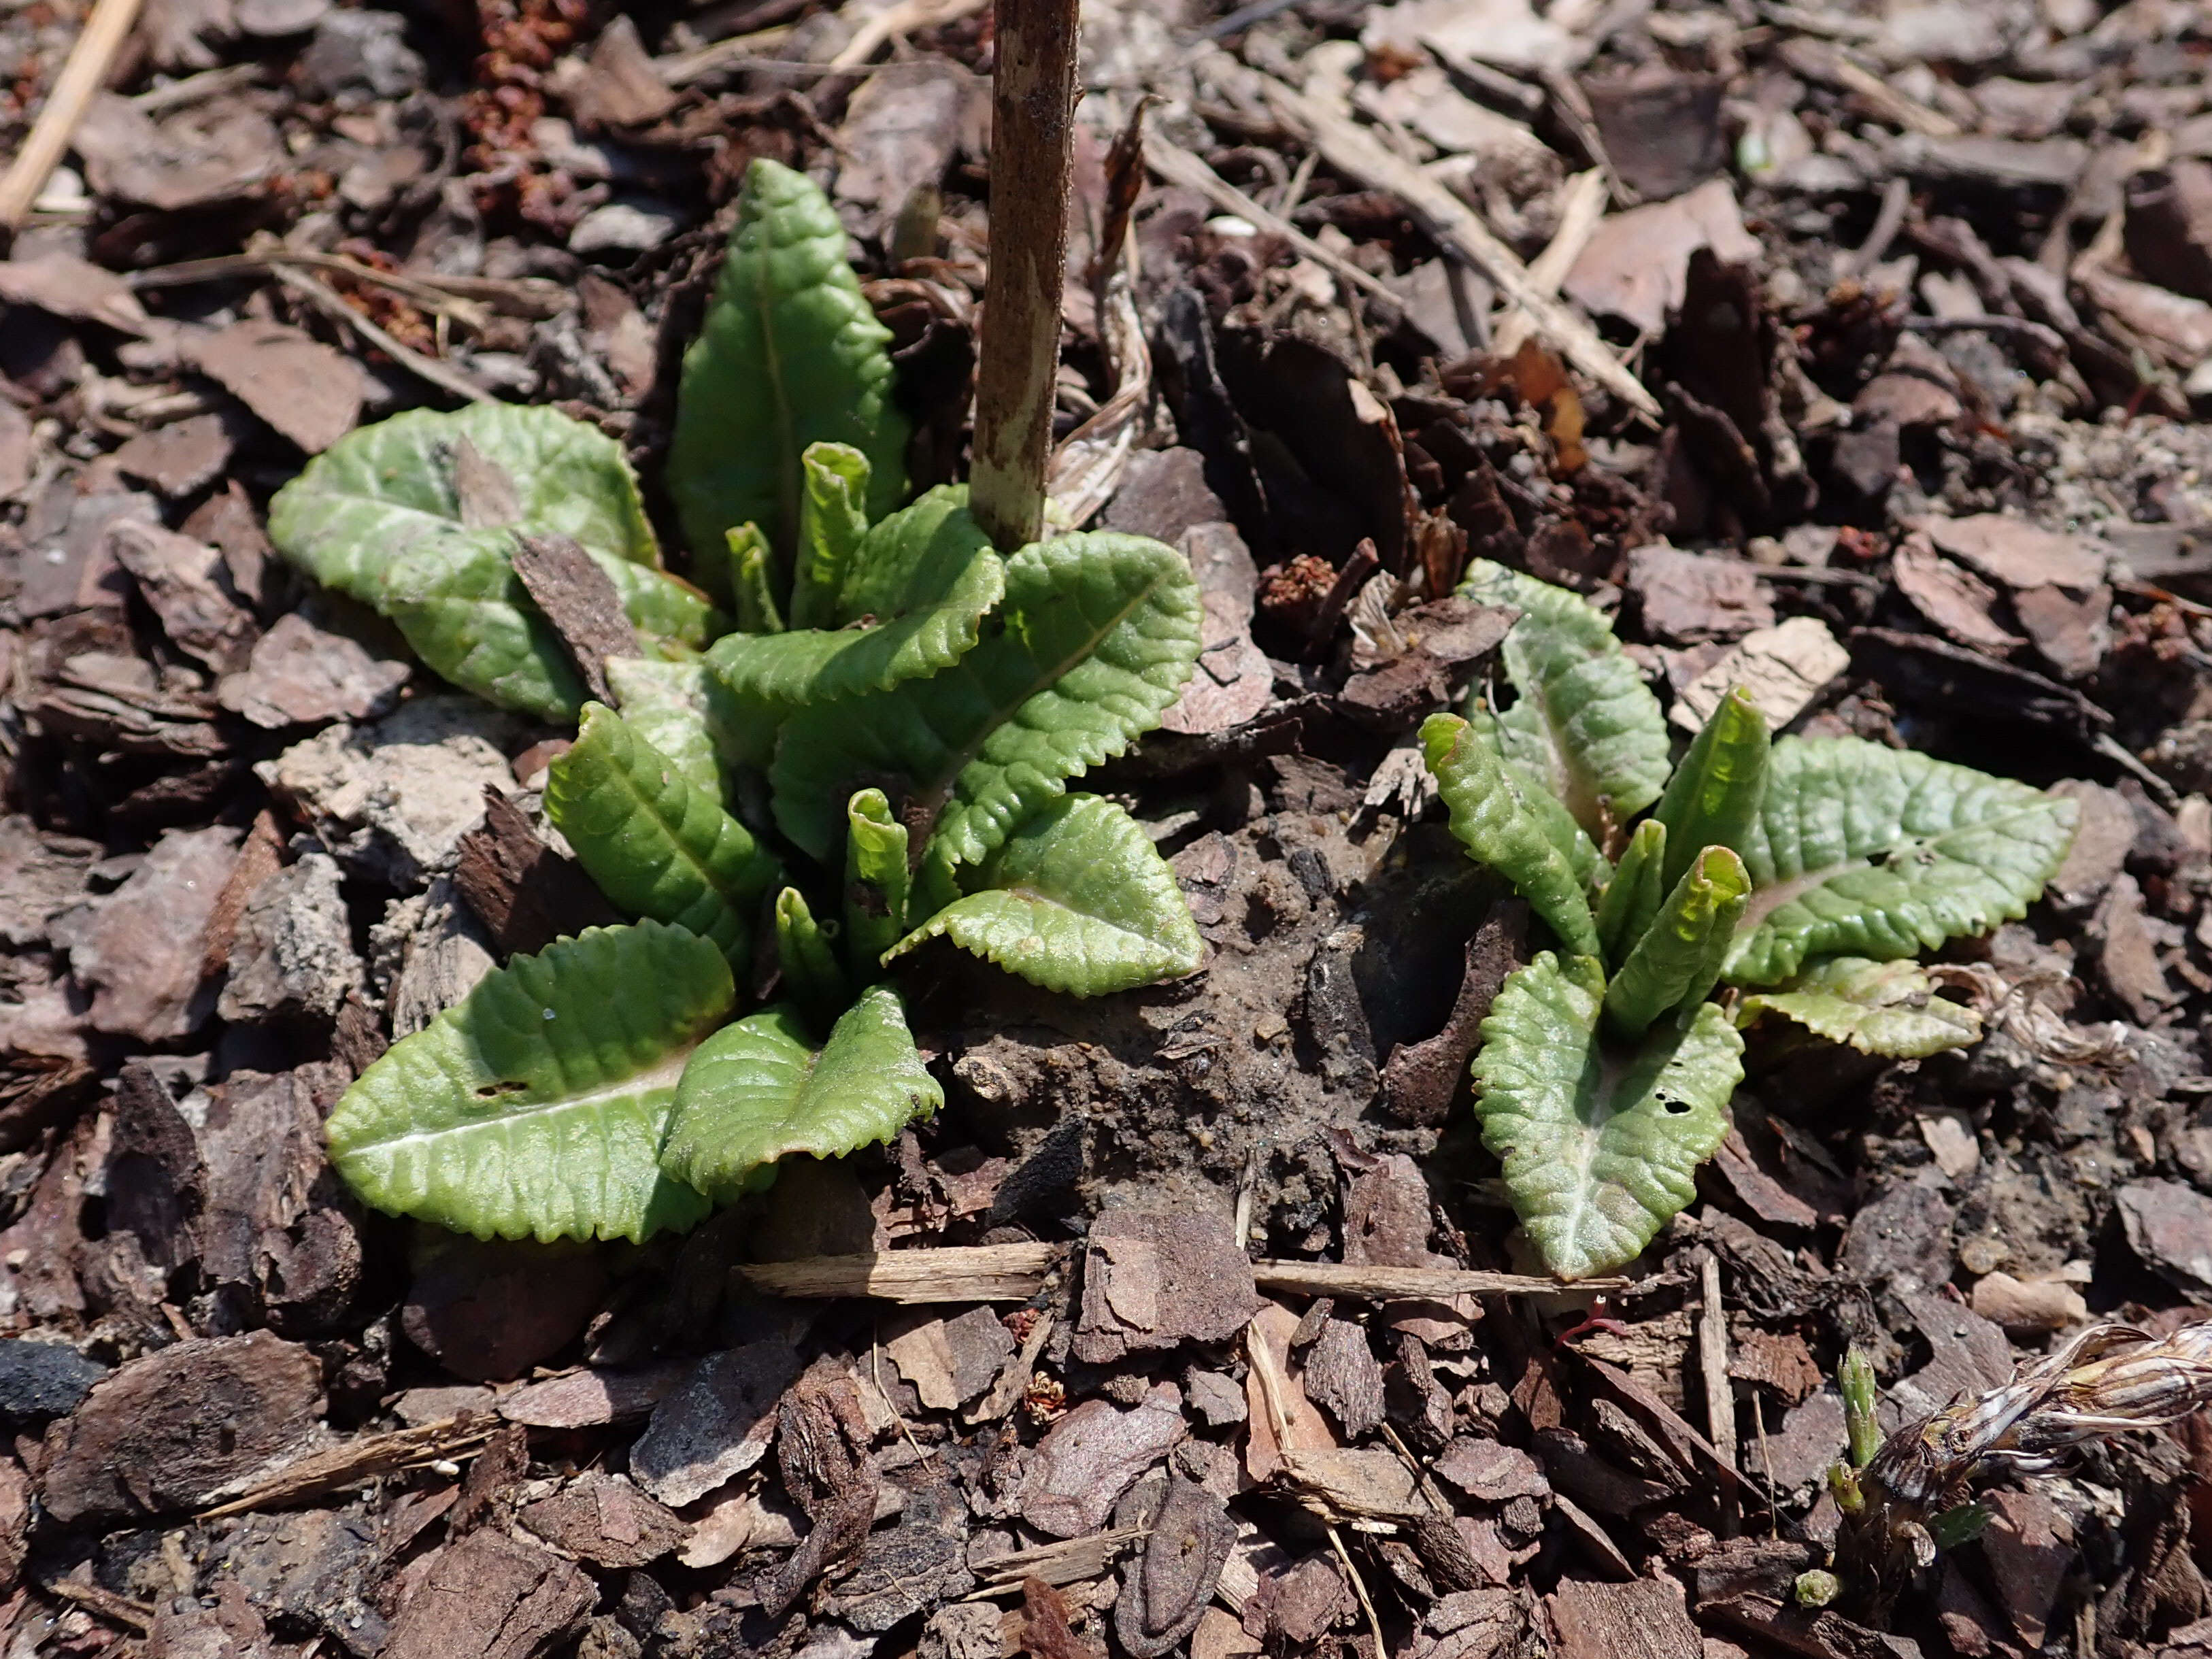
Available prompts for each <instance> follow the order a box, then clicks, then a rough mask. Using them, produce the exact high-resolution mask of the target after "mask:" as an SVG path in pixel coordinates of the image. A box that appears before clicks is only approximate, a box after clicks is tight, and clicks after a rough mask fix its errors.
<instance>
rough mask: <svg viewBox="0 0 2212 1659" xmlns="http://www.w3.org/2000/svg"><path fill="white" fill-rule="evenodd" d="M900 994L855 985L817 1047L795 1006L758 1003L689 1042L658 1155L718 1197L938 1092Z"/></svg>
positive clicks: (902, 1119)
mask: <svg viewBox="0 0 2212 1659" xmlns="http://www.w3.org/2000/svg"><path fill="white" fill-rule="evenodd" d="M944 1101H945V1095H944V1091H942V1090H941V1089H939V1087H938V1085H937V1080H936V1079H934V1078H933V1077H931V1076H930V1074H929V1073H928V1071H927V1068H926V1067H925V1066H923V1065H922V1063H921V1055H920V1054H918V1053H916V1052H915V1046H914V1037H913V1036H912V1035H911V1034H910V1033H909V1032H908V1030H907V1025H906V1014H905V1011H904V1010H903V1009H902V1007H901V1006H900V1005H899V1000H898V994H897V993H896V991H894V990H892V989H891V988H890V987H889V986H888V985H878V986H873V987H870V988H869V989H868V990H866V991H863V992H862V993H861V994H860V1000H858V1001H857V1002H855V1003H854V1005H853V1006H852V1007H851V1008H850V1009H849V1010H848V1011H847V1012H846V1013H845V1015H844V1017H843V1018H841V1019H839V1020H838V1022H837V1023H836V1026H835V1027H833V1028H832V1029H831V1030H830V1033H829V1042H827V1043H825V1044H824V1045H823V1047H822V1048H819V1049H818V1050H817V1048H814V1047H813V1046H812V1045H811V1042H809V1041H808V1038H807V1035H806V1029H805V1024H804V1023H803V1022H802V1021H801V1020H800V1018H799V1014H798V1012H797V1011H796V1010H795V1009H793V1008H791V1007H789V1006H781V1005H780V1006H776V1007H773V1008H768V1009H763V1011H762V1012H759V1013H757V1014H752V1015H749V1016H747V1017H746V1018H744V1019H741V1020H739V1021H738V1022H737V1024H734V1025H732V1026H730V1027H729V1028H728V1029H726V1030H722V1031H719V1032H717V1033H715V1035H714V1036H712V1037H710V1038H708V1040H707V1041H706V1042H703V1043H702V1044H701V1045H700V1047H699V1050H698V1052H697V1054H695V1055H694V1056H693V1057H692V1061H691V1064H690V1066H688V1067H687V1068H686V1069H685V1071H684V1081H683V1084H682V1086H681V1087H680V1088H679V1090H678V1095H677V1104H676V1115H675V1120H674V1121H673V1122H672V1123H671V1125H670V1127H669V1133H668V1143H667V1146H666V1147H665V1150H664V1151H663V1152H662V1154H661V1162H662V1167H663V1168H665V1170H667V1171H668V1174H669V1175H670V1176H671V1178H673V1179H674V1180H677V1181H680V1182H684V1183H685V1185H687V1186H690V1187H696V1188H697V1189H698V1190H699V1191H701V1192H703V1193H706V1194H708V1195H709V1196H711V1197H714V1198H718V1199H729V1198H735V1197H738V1195H740V1194H742V1193H744V1191H745V1190H746V1188H747V1187H748V1185H749V1184H750V1182H751V1181H752V1180H753V1179H754V1177H755V1176H756V1173H757V1171H758V1170H760V1168H761V1167H762V1166H763V1164H773V1163H774V1162H775V1160H776V1159H777V1158H782V1157H784V1156H786V1155H787V1154H788V1153H792V1152H811V1153H812V1154H813V1155H814V1156H815V1157H817V1158H842V1157H843V1156H844V1155H845V1154H846V1153H848V1152H855V1151H857V1150H858V1149H859V1148H860V1147H862V1146H867V1145H868V1144H869V1143H870V1142H872V1141H879V1140H888V1139H890V1138H891V1137H892V1136H893V1135H895V1134H896V1133H898V1132H899V1131H900V1130H901V1129H902V1128H903V1127H905V1126H906V1125H907V1124H908V1123H909V1122H911V1121H913V1120H914V1119H915V1118H917V1117H926V1116H927V1115H929V1114H930V1113H932V1112H933V1111H935V1110H936V1109H938V1108H939V1106H940V1105H942V1104H944Z"/></svg>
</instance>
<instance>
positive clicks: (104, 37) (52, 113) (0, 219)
mask: <svg viewBox="0 0 2212 1659" xmlns="http://www.w3.org/2000/svg"><path fill="white" fill-rule="evenodd" d="M137 19H138V0H98V3H97V4H95V5H94V7H93V9H92V15H91V16H90V17H89V18H88V19H87V20H86V21H85V26H84V33H82V34H80V35H78V36H77V38H76V45H75V46H71V47H70V55H69V59H68V61H67V62H66V63H64V64H63V65H62V72H61V74H60V75H59V76H57V77H56V78H55V81H54V89H53V91H52V92H51V93H49V94H47V96H46V107H45V108H44V109H42V110H40V112H39V118H38V120H37V121H36V122H35V123H34V124H33V125H32V128H31V136H30V137H28V138H27V139H25V140H24V141H23V148H22V149H21V151H20V152H18V153H17V155H16V156H15V161H14V162H13V163H12V164H11V165H10V166H9V168H8V176H7V177H6V178H4V179H0V230H13V229H15V227H16V226H18V225H20V224H21V223H22V222H23V221H24V220H25V219H27V217H29V216H30V212H31V204H33V203H34V202H36V201H37V200H38V199H39V193H40V191H43V190H45V189H46V180H47V179H49V178H50V177H52V173H53V170H54V163H56V162H57V161H60V160H61V159H62V153H63V152H64V150H66V149H69V147H70V139H71V138H72V137H75V136H76V125H77V123H78V122H79V121H82V119H83V118H84V112H85V111H86V110H87V109H88V108H89V107H90V106H91V104H92V100H93V98H94V95H95V94H98V92H99V91H100V86H101V85H102V83H103V82H106V79H107V71H108V70H110V69H111V68H112V67H113V65H114V63H115V54H116V53H117V52H120V51H121V50H122V49H123V42H124V40H125V38H126V37H127V36H128V35H129V34H130V33H131V24H132V23H134V22H136V21H137Z"/></svg>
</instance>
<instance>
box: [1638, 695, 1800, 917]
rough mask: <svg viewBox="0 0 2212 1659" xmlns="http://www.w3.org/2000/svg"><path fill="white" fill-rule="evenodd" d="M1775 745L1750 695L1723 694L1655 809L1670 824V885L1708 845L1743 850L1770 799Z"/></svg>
mask: <svg viewBox="0 0 2212 1659" xmlns="http://www.w3.org/2000/svg"><path fill="white" fill-rule="evenodd" d="M1770 748H1771V745H1770V744H1769V743H1768V742H1767V737H1766V717H1765V715H1763V714H1760V713H1759V708H1758V705H1757V704H1755V703H1753V702H1752V700H1751V698H1750V696H1748V695H1747V694H1746V693H1745V692H1743V691H1741V690H1735V691H1731V692H1729V694H1728V696H1725V697H1723V698H1722V699H1721V701H1720V706H1719V707H1718V708H1715V709H1714V710H1713V712H1712V714H1711V718H1710V719H1708V720H1706V721H1705V726H1704V727H1703V729H1701V730H1700V731H1699V733H1698V735H1697V737H1696V738H1695V739H1694V740H1693V741H1692V743H1691V744H1690V750H1689V752H1688V753H1687V754H1686V755H1684V756H1683V757H1682V763H1681V764H1680V766H1678V767H1676V768H1675V769H1674V776H1673V777H1671V778H1669V779H1668V781H1667V793H1665V794H1663V795H1662V796H1660V798H1659V807H1658V810H1657V811H1656V812H1654V813H1653V814H1652V817H1654V818H1656V819H1657V820H1658V822H1660V823H1663V824H1665V825H1666V826H1667V875H1666V884H1667V886H1668V887H1669V888H1672V887H1673V886H1674V884H1675V883H1676V882H1678V881H1680V880H1681V878H1682V876H1683V873H1684V872H1686V871H1687V870H1688V869H1689V867H1690V865H1691V862H1692V860H1694V859H1695V858H1696V857H1697V856H1698V854H1699V853H1701V852H1703V851H1704V850H1705V848H1708V847H1725V848H1728V849H1729V851H1730V852H1731V853H1735V854H1741V853H1742V851H1743V849H1744V848H1745V846H1746V845H1747V842H1749V839H1750V836H1751V826H1752V825H1753V823H1757V822H1758V820H1759V805H1760V804H1761V803H1762V802H1763V801H1764V800H1765V799H1766V768H1767V761H1768V757H1769V750H1770Z"/></svg>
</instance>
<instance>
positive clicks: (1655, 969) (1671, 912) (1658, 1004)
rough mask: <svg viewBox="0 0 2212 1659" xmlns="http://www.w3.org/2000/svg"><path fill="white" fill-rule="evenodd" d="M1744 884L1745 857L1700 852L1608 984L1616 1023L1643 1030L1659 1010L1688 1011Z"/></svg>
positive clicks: (1706, 986)
mask: <svg viewBox="0 0 2212 1659" xmlns="http://www.w3.org/2000/svg"><path fill="white" fill-rule="evenodd" d="M1668 839H1669V840H1670V841H1671V840H1672V839H1673V838H1672V837H1671V836H1669V837H1668ZM1750 892H1751V878H1750V877H1749V876H1747V875H1746V874H1745V873H1744V869H1743V860H1741V859H1740V858H1738V857H1737V856H1736V855H1735V854H1734V853H1731V852H1730V851H1729V849H1728V848H1725V847H1708V848H1705V851H1704V852H1702V853H1700V854H1699V855H1698V859H1697V861H1696V862H1695V863H1693V864H1692V865H1691V866H1690V867H1689V868H1688V869H1687V870H1685V871H1684V872H1682V878H1681V880H1680V881H1678V882H1676V883H1675V884H1674V890H1673V891H1672V892H1670V893H1668V895H1667V897H1666V899H1665V901H1664V902H1662V904H1661V905H1660V907H1659V914H1658V915H1656V916H1655V917H1653V918H1652V921H1651V925H1650V927H1647V928H1645V929H1644V934H1643V937H1642V938H1640V939H1638V940H1637V941H1636V943H1635V944H1634V945H1632V946H1631V947H1630V949H1629V952H1628V959H1627V960H1626V961H1625V962H1623V963H1621V964H1620V972H1618V973H1616V974H1615V975H1613V983H1612V984H1610V985H1608V986H1607V987H1606V992H1605V1012H1606V1013H1607V1016H1608V1017H1610V1018H1611V1019H1612V1021H1613V1024H1614V1026H1615V1027H1616V1028H1617V1029H1618V1030H1620V1031H1621V1032H1623V1033H1624V1034H1626V1036H1642V1035H1643V1034H1644V1029H1645V1028H1646V1027H1647V1026H1649V1025H1650V1024H1651V1023H1652V1022H1653V1021H1655V1020H1656V1019H1657V1018H1659V1017H1660V1016H1661V1015H1662V1014H1665V1013H1667V1012H1670V1011H1672V1012H1677V1013H1681V1014H1688V1013H1689V1012H1692V1010H1693V1009H1694V1008H1696V1007H1697V1006H1699V1004H1701V1003H1703V1002H1704V1001H1705V995H1706V993H1708V992H1710V991H1711V989H1712V988H1713V985H1714V983H1715V982H1716V981H1717V980H1718V979H1719V978H1720V976H1721V963H1722V962H1723V960H1724V959H1725V958H1726V957H1727V956H1728V952H1729V941H1730V940H1731V939H1734V937H1735V925H1736V922H1737V921H1738V920H1739V919H1740V918H1741V916H1742V915H1743V906H1744V901H1745V899H1746V897H1747V896H1748V895H1749V894H1750Z"/></svg>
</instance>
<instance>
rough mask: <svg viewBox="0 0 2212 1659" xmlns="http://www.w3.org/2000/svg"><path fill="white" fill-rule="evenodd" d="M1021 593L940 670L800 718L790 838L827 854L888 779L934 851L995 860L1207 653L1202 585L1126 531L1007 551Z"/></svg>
mask: <svg viewBox="0 0 2212 1659" xmlns="http://www.w3.org/2000/svg"><path fill="white" fill-rule="evenodd" d="M1198 647H1199V604H1198V586H1197V584H1196V582H1194V580H1192V578H1191V574H1190V567H1189V565H1188V563H1187V562H1185V560H1184V558H1183V556H1182V554H1180V553H1178V552H1176V550H1174V549H1173V548H1171V547H1168V546H1165V545H1164V544H1161V543H1158V542H1156V541H1152V540H1151V539H1150V538H1146V537H1143V536H1127V535H1121V534H1116V533H1114V532H1090V533H1087V534H1081V535H1072V536H1060V537H1055V538H1053V539H1052V540H1050V541H1046V542H1038V543H1036V544H1033V545H1031V546H1029V547H1025V548H1024V549H1022V550H1021V551H1020V552H1018V553H1017V554H1015V555H1014V556H1013V557H1012V558H1011V559H1009V560H1007V561H1006V602H1005V603H1004V605H1001V606H1000V609H999V610H998V611H996V612H995V613H994V615H993V616H992V617H990V619H989V620H988V622H987V623H986V625H985V627H984V629H983V630H982V636H981V639H980V640H978V641H977V642H976V645H975V648H974V649H973V650H971V651H969V653H967V654H966V655H965V656H963V657H962V658H961V659H959V661H957V663H955V664H953V665H951V667H949V668H945V669H944V670H942V671H939V672H938V673H935V674H933V675H931V676H930V677H929V678H927V679H915V680H907V681H904V682H902V683H901V684H899V685H897V686H896V687H894V688H893V689H892V690H889V691H879V692H874V693H871V694H870V695H868V696H865V697H854V698H848V699H846V700H844V701H842V702H834V703H828V704H817V705H811V706H810V707H808V708H804V709H802V710H800V711H799V713H798V714H794V715H793V716H792V718H791V719H790V720H788V721H787V723H786V724H785V726H784V728H783V737H782V738H781V741H780V742H779V743H778V744H777V746H776V757H775V767H774V768H773V769H772V770H771V772H770V774H769V781H770V783H771V785H772V786H773V787H774V789H775V816H776V822H777V823H778V824H779V825H780V826H781V828H782V829H783V831H784V833H785V834H786V835H787V836H790V837H791V839H792V840H793V842H797V843H798V845H799V847H801V848H804V849H805V851H807V852H808V853H810V854H813V855H814V856H815V857H816V858H817V859H820V860H824V861H825V862H826V861H828V860H829V855H830V852H831V849H832V848H833V847H834V845H835V842H836V835H837V831H838V829H839V828H840V827H841V826H842V821H843V815H844V809H845V802H846V801H847V800H848V799H849V798H850V796H851V794H852V793H853V791H854V789H856V788H861V787H880V788H883V789H884V790H885V791H886V792H887V793H890V794H892V795H893V796H894V797H895V798H896V799H901V800H902V805H903V807H904V809H905V810H904V813H903V816H904V817H906V818H907V820H908V822H909V823H913V822H926V821H927V820H928V819H930V818H932V817H933V818H934V819H935V822H936V833H935V836H934V837H933V842H932V843H931V849H930V850H931V854H932V856H933V857H936V858H939V860H943V861H944V862H946V863H949V864H955V865H957V864H974V863H977V862H980V861H981V860H982V859H984V858H985V857H987V856H988V854H990V851H991V849H992V848H994V847H996V846H998V845H999V844H1000V842H1002V841H1004V840H1005V839H1006V836H1007V834H1008V833H1009V832H1010V831H1011V830H1012V829H1013V827H1014V826H1015V825H1016V824H1018V823H1021V822H1022V821H1023V820H1024V819H1025V818H1027V817H1029V816H1030V814H1031V813H1032V812H1034V811H1036V809H1037V808H1038V807H1040V806H1042V805H1043V804H1044V803H1045V802H1046V801H1048V800H1050V799H1053V798H1054V797H1055V796H1057V795H1058V794H1060V793H1061V791H1062V790H1063V789H1064V788H1065V787H1066V780H1067V779H1068V778H1070V777H1072V776H1074V775H1079V774H1080V773H1082V772H1084V771H1085V770H1087V769H1089V768H1091V767H1092V766H1095V765H1097V763H1099V762H1100V761H1103V760H1106V759H1109V758H1110V757H1113V756H1115V755H1118V754H1120V753H1121V751H1122V750H1125V749H1127V747H1128V745H1129V743H1130V741H1131V739H1132V738H1135V737H1137V736H1138V735H1139V733H1141V732H1147V731H1150V730H1151V729H1152V727H1153V726H1156V725H1158V723H1159V718H1160V715H1161V714H1162V713H1163V712H1164V710H1165V709H1166V708H1167V707H1168V705H1169V704H1170V703H1171V702H1174V701H1175V699H1176V694H1177V693H1178V692H1179V691H1180V690H1181V689H1182V683H1183V681H1184V679H1185V678H1188V675H1189V673H1190V670H1191V665H1192V664H1193V663H1194V662H1195V661H1196V660H1197V659H1198Z"/></svg>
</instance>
